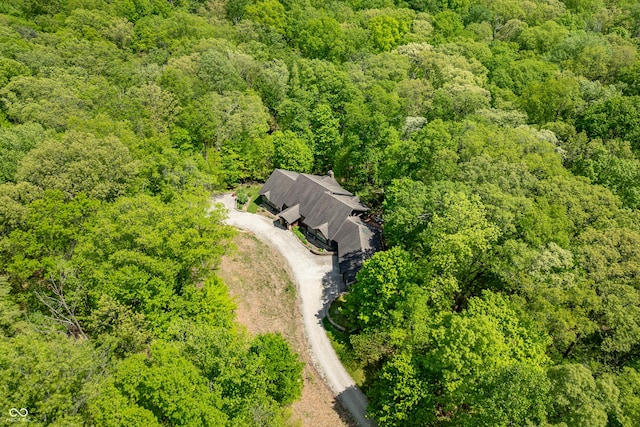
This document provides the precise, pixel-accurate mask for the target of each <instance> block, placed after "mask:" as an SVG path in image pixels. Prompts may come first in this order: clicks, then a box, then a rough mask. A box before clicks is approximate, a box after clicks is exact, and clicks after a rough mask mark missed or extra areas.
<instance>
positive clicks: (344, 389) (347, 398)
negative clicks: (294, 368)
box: [213, 194, 374, 427]
mask: <svg viewBox="0 0 640 427" xmlns="http://www.w3.org/2000/svg"><path fill="white" fill-rule="evenodd" d="M213 202H214V203H222V204H223V205H224V206H225V207H226V208H227V210H228V212H229V217H228V219H227V220H226V222H227V224H229V225H232V226H234V227H237V228H241V229H244V230H247V231H251V232H252V233H254V234H255V235H256V236H257V237H258V238H259V239H260V240H262V241H264V242H265V243H267V244H268V245H269V246H271V247H272V248H274V249H276V250H277V251H279V252H280V253H281V254H282V256H283V257H284V258H285V259H286V260H287V262H288V264H289V268H290V270H291V272H292V273H293V277H294V279H295V282H296V285H297V287H298V295H299V297H300V304H301V311H302V320H303V324H304V330H305V334H306V336H307V342H308V345H309V347H310V350H311V351H310V353H311V356H312V359H313V361H314V364H315V366H316V368H317V370H318V372H320V374H321V375H322V376H323V377H324V379H325V381H326V382H327V384H328V385H329V388H330V389H331V390H332V391H333V392H334V393H335V394H336V396H337V397H338V399H340V402H341V403H342V405H343V406H344V407H345V408H346V409H347V411H349V413H350V414H351V416H352V417H353V419H354V420H355V421H356V422H357V423H358V425H359V426H361V427H370V426H373V425H374V423H373V422H372V421H370V420H368V419H367V418H365V413H366V411H367V398H366V397H365V395H364V394H363V393H362V392H361V391H360V389H359V388H358V387H357V386H356V384H355V382H354V381H353V379H352V378H351V376H350V375H349V374H348V373H347V371H345V369H344V367H343V366H342V364H341V363H340V361H339V360H338V356H337V355H336V353H335V351H334V350H333V347H332V346H331V343H330V342H329V338H328V337H327V334H326V332H325V330H324V328H323V326H322V318H323V317H324V312H325V309H326V304H327V302H329V301H331V300H332V297H333V296H334V295H336V293H337V292H338V289H337V283H338V280H340V275H339V273H338V272H337V271H335V269H334V262H333V257H331V256H321V255H314V254H312V253H311V252H309V251H308V250H307V249H306V248H305V247H304V246H302V244H301V243H300V242H299V241H298V238H297V237H296V236H295V235H294V234H293V233H292V232H290V231H287V230H282V229H280V228H278V227H276V226H275V225H274V223H273V221H272V220H270V219H268V218H266V217H264V216H262V215H256V214H251V213H247V212H241V211H238V210H237V209H236V208H235V199H234V198H233V197H232V196H231V195H230V194H224V195H222V196H217V197H215V198H214V199H213Z"/></svg>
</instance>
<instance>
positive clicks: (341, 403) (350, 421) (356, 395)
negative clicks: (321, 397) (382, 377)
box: [333, 385, 377, 427]
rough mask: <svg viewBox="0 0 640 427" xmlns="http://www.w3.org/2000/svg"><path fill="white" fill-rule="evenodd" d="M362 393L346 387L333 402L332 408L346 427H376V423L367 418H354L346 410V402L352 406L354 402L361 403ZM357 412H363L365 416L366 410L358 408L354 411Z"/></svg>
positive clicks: (354, 387)
mask: <svg viewBox="0 0 640 427" xmlns="http://www.w3.org/2000/svg"><path fill="white" fill-rule="evenodd" d="M363 396H364V395H363V393H362V391H361V390H360V389H359V388H358V387H356V386H355V385H354V386H351V387H348V388H347V389H345V390H344V391H343V392H342V393H340V394H339V395H338V396H337V397H336V400H335V401H334V405H333V408H334V410H335V411H336V412H338V414H339V415H340V419H341V420H342V421H343V422H344V423H345V424H347V425H348V426H350V427H351V426H354V427H376V426H377V423H376V422H375V421H374V420H371V419H369V418H363V417H362V416H361V415H360V416H356V417H354V416H353V415H352V414H351V412H349V410H348V409H347V407H348V406H349V404H348V402H351V403H352V405H355V406H357V405H356V404H355V402H361V401H362V398H363ZM365 402H366V398H365ZM340 410H342V411H344V414H343V413H341V412H340ZM356 411H357V412H364V413H365V414H366V408H359V409H357V410H356Z"/></svg>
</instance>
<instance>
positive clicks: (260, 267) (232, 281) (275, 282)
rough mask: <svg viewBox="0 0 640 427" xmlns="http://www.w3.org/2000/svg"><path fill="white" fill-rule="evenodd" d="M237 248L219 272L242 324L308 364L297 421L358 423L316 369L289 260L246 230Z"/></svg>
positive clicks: (312, 425) (313, 426) (307, 423)
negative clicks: (279, 339)
mask: <svg viewBox="0 0 640 427" xmlns="http://www.w3.org/2000/svg"><path fill="white" fill-rule="evenodd" d="M256 193H257V191H256ZM234 244H235V246H236V248H237V249H236V250H235V251H233V252H232V253H230V254H228V255H226V256H224V257H223V259H222V262H221V266H220V269H219V270H218V272H217V273H218V275H219V276H220V277H221V278H222V279H223V280H224V281H225V283H226V284H227V287H228V288H229V293H230V294H231V295H232V296H233V297H234V298H235V300H236V303H237V304H238V308H237V310H236V318H237V321H238V323H240V324H242V325H244V326H245V327H246V328H247V330H248V331H249V332H251V333H254V334H258V333H264V332H280V333H281V334H282V335H283V336H284V337H285V338H286V339H287V341H288V342H289V344H290V345H291V348H292V349H293V350H294V351H295V352H297V353H298V354H299V355H300V358H301V359H302V360H303V361H304V362H305V363H306V367H305V369H304V373H303V375H304V388H303V390H302V398H301V399H300V400H299V401H297V402H295V403H294V404H293V405H292V412H293V418H294V419H296V420H299V422H300V425H301V426H304V427H307V426H308V427H317V426H327V427H333V426H337V427H339V426H351V425H353V424H349V422H348V421H345V419H346V415H345V414H346V412H345V410H344V408H343V407H342V406H341V405H340V403H339V402H338V401H337V400H336V399H335V398H334V397H333V394H332V393H331V391H330V390H329V389H328V388H327V386H326V385H325V383H324V382H323V380H322V378H321V377H320V376H319V375H318V373H317V371H316V370H315V368H313V365H312V363H311V357H310V355H309V353H308V350H307V348H308V344H307V341H306V338H305V335H304V327H303V325H302V315H301V313H300V307H299V303H298V296H297V293H296V288H295V284H294V283H293V281H292V279H291V277H290V275H289V272H288V270H287V268H286V265H287V264H286V261H285V260H284V259H283V258H282V256H281V255H280V254H279V253H278V252H276V251H273V250H271V249H270V248H269V247H268V246H267V245H265V244H264V243H262V242H261V241H259V240H258V239H256V238H255V237H253V236H252V235H251V234H249V233H246V232H239V233H238V234H237V236H236V237H235V239H234Z"/></svg>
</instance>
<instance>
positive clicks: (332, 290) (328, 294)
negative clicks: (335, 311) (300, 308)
mask: <svg viewBox="0 0 640 427" xmlns="http://www.w3.org/2000/svg"><path fill="white" fill-rule="evenodd" d="M331 261H332V262H331V265H332V268H331V271H327V272H326V273H325V275H324V276H323V277H322V308H321V309H320V311H319V312H318V313H317V314H316V317H317V318H318V319H319V320H320V321H322V319H323V318H324V317H325V315H326V313H327V310H329V306H330V305H331V303H332V302H333V300H334V299H336V298H337V297H338V296H339V295H340V294H342V293H343V292H345V291H346V290H347V289H346V285H345V284H344V283H343V280H342V275H341V274H340V266H339V263H338V256H337V255H333V256H332V257H331Z"/></svg>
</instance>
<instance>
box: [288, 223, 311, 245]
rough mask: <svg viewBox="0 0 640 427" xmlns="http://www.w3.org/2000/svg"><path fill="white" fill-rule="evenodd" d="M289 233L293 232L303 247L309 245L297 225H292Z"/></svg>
mask: <svg viewBox="0 0 640 427" xmlns="http://www.w3.org/2000/svg"><path fill="white" fill-rule="evenodd" d="M291 231H293V234H295V235H296V237H297V238H298V239H300V241H301V242H302V243H304V244H305V245H306V244H307V243H309V242H308V241H307V236H305V235H304V233H303V232H302V231H300V227H298V226H297V225H294V226H293V227H291Z"/></svg>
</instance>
